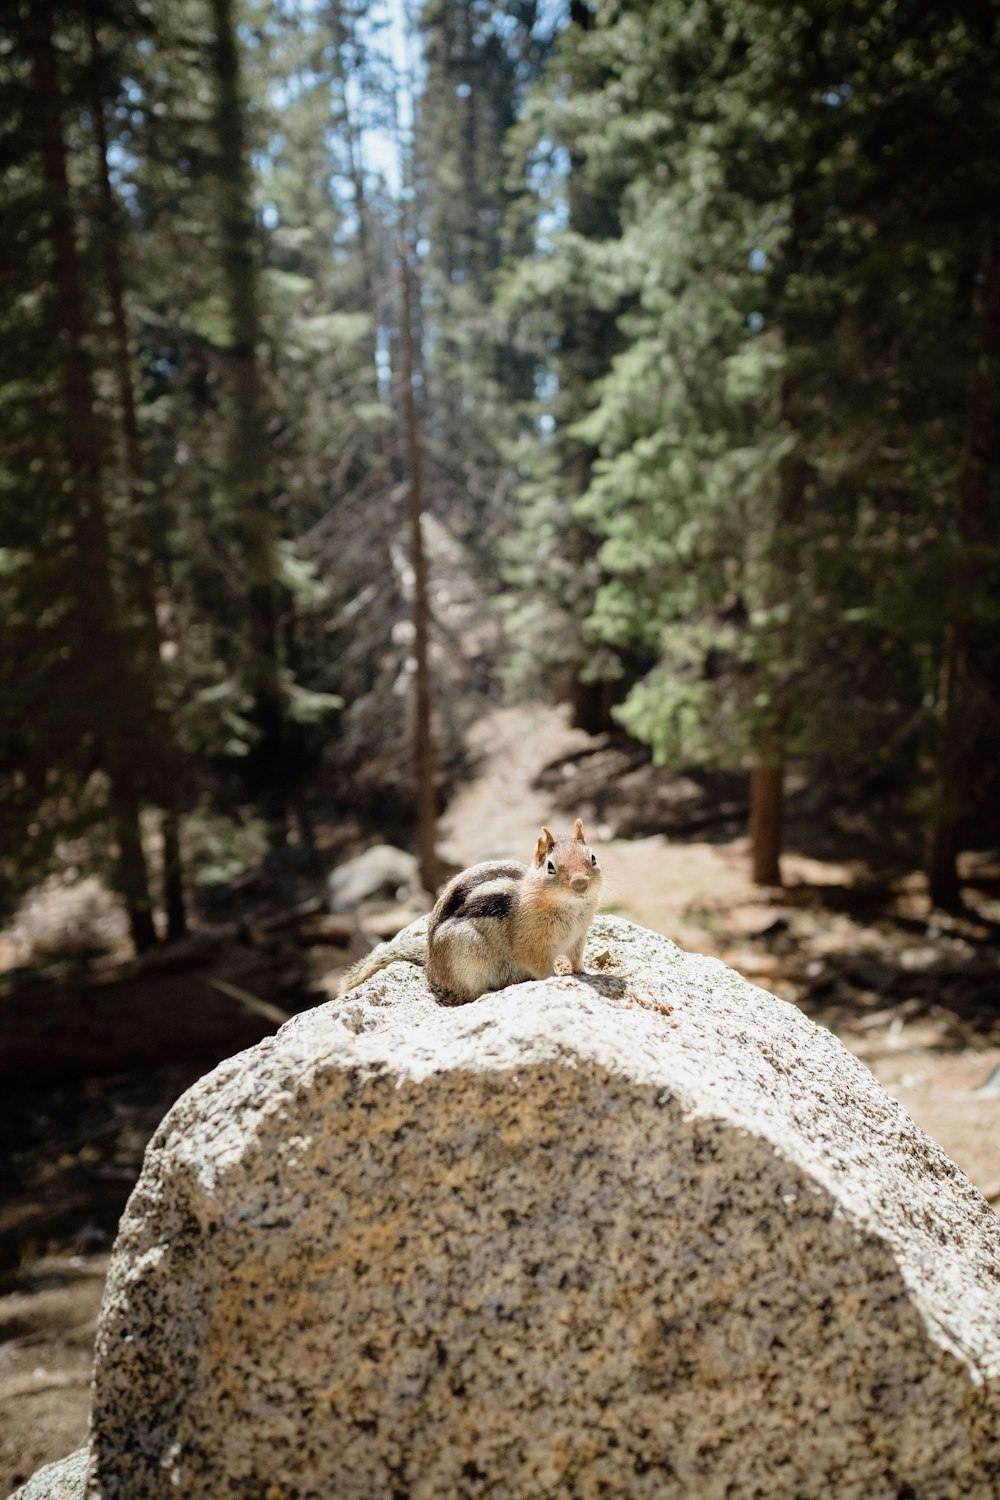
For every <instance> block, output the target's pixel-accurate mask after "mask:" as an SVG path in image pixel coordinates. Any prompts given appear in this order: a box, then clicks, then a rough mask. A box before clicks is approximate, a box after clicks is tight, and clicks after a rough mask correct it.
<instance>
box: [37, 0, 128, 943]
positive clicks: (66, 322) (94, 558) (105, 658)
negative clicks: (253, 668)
mask: <svg viewBox="0 0 1000 1500" xmlns="http://www.w3.org/2000/svg"><path fill="white" fill-rule="evenodd" d="M27 23H28V24H27V40H28V45H29V49H30V54H31V63H32V72H33V86H34V87H33V93H34V109H35V119H36V121H37V127H38V132H39V145H40V154H41V159H42V170H43V175H44V180H45V186H46V189H47V194H48V202H47V209H48V219H49V238H50V243H51V247H52V262H53V279H54V290H55V323H56V334H57V338H58V341H59V344H60V346H61V348H62V351H63V388H64V399H65V404H66V421H65V424H64V433H63V440H64V444H65V449H66V458H67V463H68V470H69V474H70V476H71V480H72V483H73V487H74V491H75V496H76V515H75V536H74V540H75V549H76V556H77V564H78V567H77V599H76V606H77V617H78V624H79V641H80V666H81V670H82V672H83V673H84V674H85V676H86V678H87V679H88V680H89V681H90V682H91V683H92V684H93V702H94V708H95V715H96V717H95V720H94V722H93V724H92V725H91V728H92V729H93V732H94V734H95V738H96V739H97V742H98V744H99V746H100V749H101V763H102V765H103V768H104V770H105V772H106V773H107V776H108V783H109V806H110V811H111V816H112V821H113V824H114V828H115V834H116V837H117V841H118V849H119V858H118V879H119V885H120V887H121V894H122V896H123V898H124V900H125V904H126V907H127V910H128V916H129V925H130V928H131V933H132V940H133V943H134V944H135V948H136V951H137V952H140V953H141V952H143V951H145V950H146V949H147V948H150V947H152V945H153V944H154V943H155V942H156V927H155V925H154V922H153V913H152V905H151V902H150V899H149V880H148V874H147V869H146V860H145V854H144V852H143V847H142V834H141V829H140V824H139V797H138V792H137V788H136V781H135V776H134V772H133V766H134V763H135V762H134V746H131V745H129V744H128V743H127V740H126V736H125V735H124V733H123V730H122V725H121V722H120V720H119V715H118V713H117V712H116V708H117V705H118V704H119V703H120V702H121V695H122V693H123V692H124V691H126V689H125V687H124V684H125V682H126V681H127V680H128V679H129V678H130V676H131V673H130V672H129V666H130V663H128V662H127V661H126V660H125V659H124V655H123V652H122V650H121V642H120V637H119V635H118V632H117V631H116V629H115V622H114V618H113V611H114V599H113V586H112V576H111V561H110V542H109V537H108V523H107V515H106V511H105V506H104V494H103V478H104V476H103V470H102V461H101V444H100V433H99V430H98V423H97V415H96V410H95V404H94V387H93V376H92V371H91V365H90V357H89V355H88V353H87V348H86V341H85V332H86V329H85V319H84V312H83V297H82V286H81V277H80V266H79V259H78V255H77V248H76V231H75V224H74V221H73V211H72V206H71V201H70V194H69V180H68V176H67V171H66V147H65V143H64V140H63V134H62V122H61V120H60V110H59V79H58V69H57V64H56V51H55V44H54V41H53V36H52V12H51V9H50V7H49V6H48V5H47V4H46V3H45V0H30V3H29V5H28V9H27Z"/></svg>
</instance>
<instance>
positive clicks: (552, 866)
mask: <svg viewBox="0 0 1000 1500" xmlns="http://www.w3.org/2000/svg"><path fill="white" fill-rule="evenodd" d="M545 868H546V869H547V870H548V872H549V874H550V875H554V874H555V873H556V862H555V860H554V859H550V860H549V862H548V864H547V865H546V866H545Z"/></svg>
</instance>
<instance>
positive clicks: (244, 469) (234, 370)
mask: <svg viewBox="0 0 1000 1500" xmlns="http://www.w3.org/2000/svg"><path fill="white" fill-rule="evenodd" d="M212 16H213V21H214V27H215V48H214V66H215V85H216V134H217V146H218V179H217V191H218V202H219V226H220V232H221V241H222V244H221V253H222V265H223V270H224V272H225V278H226V296H227V300H228V311H229V346H228V348H227V350H226V364H227V369H228V376H229V392H230V399H231V403H232V411H231V419H230V445H229V466H228V469H229V489H230V497H231V501H232V508H233V512H234V520H235V524H236V527H237V529H238V532H239V535H240V540H241V543H242V550H243V557H244V562H245V567H246V590H247V615H248V635H249V640H248V646H249V665H248V670H247V677H248V681H247V687H248V689H249V692H250V694H251V697H252V699H253V704H254V709H253V719H254V724H255V727H256V729H257V733H258V736H259V738H258V744H257V747H256V750H255V752H254V760H255V762H256V765H257V771H258V780H259V782H260V788H261V792H262V800H263V802H264V805H265V810H266V815H267V817H268V820H269V822H270V823H271V825H272V834H273V836H275V837H277V838H280V837H283V836H284V831H285V822H286V818H287V806H288V787H287V763H286V749H287V729H288V724H287V703H286V694H285V690H284V686H283V683H282V673H281V665H282V661H281V648H280V642H279V625H278V620H279V601H278V584H277V576H278V567H277V549H276V546H275V537H274V523H273V518H272V515H271V479H270V474H271V455H270V445H269V443H268V439H267V409H268V408H267V400H266V397H265V391H264V381H263V377H262V374H261V368H260V360H259V355H258V350H259V348H260V343H261V320H260V303H259V297H258V286H257V267H256V259H255V245H256V227H255V222H254V212H253V200H252V194H251V189H250V174H249V167H248V161H247V149H246V140H245V132H244V103H243V93H242V85H241V79H240V60H239V49H238V44H237V39H236V30H235V25H234V20H233V7H232V0H212Z"/></svg>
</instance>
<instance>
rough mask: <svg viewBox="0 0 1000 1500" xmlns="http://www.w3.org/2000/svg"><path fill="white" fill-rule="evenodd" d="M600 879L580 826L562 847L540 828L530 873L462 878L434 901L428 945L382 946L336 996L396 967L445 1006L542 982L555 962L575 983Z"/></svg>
mask: <svg viewBox="0 0 1000 1500" xmlns="http://www.w3.org/2000/svg"><path fill="white" fill-rule="evenodd" d="M602 880H603V877H602V875H601V867H600V865H599V864H598V863H597V855H596V854H594V853H593V851H592V850H591V849H590V848H589V847H588V845H587V840H586V838H585V836H584V832H583V823H582V822H581V820H580V819H579V818H577V820H576V822H575V823H574V824H573V833H572V837H570V838H566V839H557V838H556V836H555V834H554V833H552V832H551V831H550V830H549V829H548V828H542V830H541V832H540V833H539V835H538V843H537V844H536V846H535V855H534V859H533V860H532V862H531V864H530V865H522V864H520V863H518V862H517V861H516V860H489V861H487V862H486V863H485V864H481V865H473V866H472V867H471V869H468V870H463V871H462V872H461V874H460V875H456V876H455V877H454V878H453V879H452V880H449V882H448V884H447V885H446V886H445V888H444V890H443V891H442V892H441V894H440V896H439V897H438V899H437V903H436V905H435V907H434V910H433V911H432V912H431V916H430V921H429V923H428V927H427V939H426V942H425V941H423V940H422V939H413V938H410V939H405V940H404V941H403V942H400V941H399V939H398V938H396V939H394V940H393V941H392V942H391V943H381V944H380V945H379V947H377V948H376V949H375V950H374V952H372V953H370V954H369V955H368V957H367V958H363V959H361V960H360V962H359V963H356V964H355V965H354V967H353V968H352V969H349V970H348V972H347V974H346V976H345V978H344V982H343V984H342V985H341V990H340V993H341V994H342V995H346V994H347V992H348V991H349V990H353V989H356V988H357V986H358V985H359V984H362V983H363V982H364V980H366V979H369V978H370V977H371V976H372V975H373V974H377V973H378V971H379V970H380V969H384V968H386V967H387V966H388V965H389V964H392V963H396V962H397V961H399V960H403V961H405V962H408V963H416V964H421V965H423V966H424V967H425V968H426V970H427V980H428V983H429V984H430V986H431V988H432V989H433V990H435V991H436V992H437V993H438V995H439V996H440V997H441V998H442V999H444V1000H446V1001H448V1002H449V1003H451V1004H453V1005H461V1004H464V1003H465V1002H466V1001H468V1000H476V999H478V997H479V996H480V995H484V994H485V993H486V992H487V990H499V989H503V988H504V986H505V985H508V984H518V983H519V982H520V981H521V980H524V979H544V978H546V977H547V976H548V975H549V974H553V973H555V960H556V959H557V958H560V957H566V958H568V959H569V961H570V964H571V965H572V969H573V972H574V973H575V974H578V973H580V972H581V971H582V970H583V949H584V944H585V943H586V941H587V932H588V931H589V928H590V923H591V920H592V919H593V916H594V912H595V911H596V909H597V903H598V900H599V898H600V894H601V883H602Z"/></svg>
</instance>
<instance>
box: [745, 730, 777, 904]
mask: <svg viewBox="0 0 1000 1500" xmlns="http://www.w3.org/2000/svg"><path fill="white" fill-rule="evenodd" d="M775 753H776V755H778V756H779V757H780V755H781V744H780V737H779V739H778V742H777V743H776V746H775ZM784 776H785V767H784V761H783V760H782V759H780V758H779V759H778V760H777V761H776V762H775V763H774V764H773V765H765V764H761V765H756V766H754V768H753V771H752V772H751V775H750V847H751V862H752V874H753V879H754V882H755V883H756V884H757V885H780V884H781V847H782V821H783V818H782V813H783V803H784Z"/></svg>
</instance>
